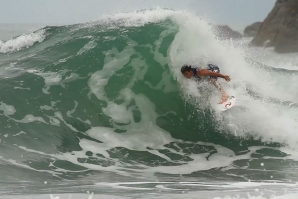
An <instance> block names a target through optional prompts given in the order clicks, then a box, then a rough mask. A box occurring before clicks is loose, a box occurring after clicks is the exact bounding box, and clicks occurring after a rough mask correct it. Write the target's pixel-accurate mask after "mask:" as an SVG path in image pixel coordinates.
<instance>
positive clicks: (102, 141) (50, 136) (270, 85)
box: [0, 8, 298, 199]
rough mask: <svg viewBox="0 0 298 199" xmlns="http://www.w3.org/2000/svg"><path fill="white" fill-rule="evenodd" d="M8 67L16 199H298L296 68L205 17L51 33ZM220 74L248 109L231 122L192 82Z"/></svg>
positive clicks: (213, 93)
mask: <svg viewBox="0 0 298 199" xmlns="http://www.w3.org/2000/svg"><path fill="white" fill-rule="evenodd" d="M0 53H1V54H0V70H1V80H0V81H1V84H0V85H1V87H0V89H1V90H2V92H0V99H1V100H0V103H1V105H0V121H1V123H2V125H1V127H0V128H1V129H0V134H1V135H0V139H1V145H0V147H1V150H0V159H1V161H0V168H1V169H0V172H1V176H2V177H3V181H1V182H0V183H1V186H0V187H1V190H0V191H1V193H3V196H4V195H11V194H16V195H18V196H16V197H20V198H22V196H23V195H34V197H36V198H49V194H61V195H59V196H58V195H57V196H56V197H59V198H64V197H65V198H68V197H69V194H72V195H73V197H78V198H88V197H93V198H101V197H105V198H107V197H108V196H107V195H109V197H111V198H133V197H138V198H157V197H159V198H167V197H168V198H178V197H186V198H216V197H217V198H224V197H225V196H227V197H228V198H260V199H262V198H269V196H270V198H275V199H277V198H278V196H279V195H281V196H280V197H281V198H290V197H293V198H294V197H296V196H297V195H295V193H296V189H297V186H296V182H297V180H296V179H297V174H296V172H295V171H296V170H297V153H296V151H297V141H298V136H297V134H296V133H297V129H298V128H297V127H298V111H297V109H298V104H297V97H298V92H297V87H298V86H297V85H298V84H297V78H298V71H297V64H296V61H295V55H293V54H290V55H283V56H281V55H280V58H278V59H277V55H275V54H274V53H273V52H271V51H268V50H264V49H260V48H251V47H248V46H247V41H246V40H242V41H219V40H218V39H217V38H216V37H215V36H214V34H213V32H212V27H211V26H210V25H209V23H208V22H207V21H205V20H203V19H201V18H200V17H198V16H196V15H194V14H191V13H189V12H186V11H173V10H166V9H160V8H157V9H154V10H144V11H138V12H131V13H119V14H116V15H112V16H107V17H103V18H101V19H100V20H99V21H96V22H92V23H86V24H78V25H71V26H59V27H45V28H42V29H40V30H37V31H35V32H32V33H28V34H24V35H21V36H19V37H16V38H13V39H11V40H8V41H6V42H2V43H0ZM262 54H263V55H262ZM209 62H212V63H214V64H216V65H218V66H219V67H220V70H221V72H222V73H223V74H227V75H229V76H230V77H231V82H228V83H227V82H225V81H223V80H222V79H219V82H220V83H221V84H222V85H223V87H224V88H225V89H226V90H227V92H228V94H230V95H235V96H236V105H235V106H234V107H233V108H231V109H230V110H228V111H225V112H218V111H217V110H216V108H215V106H216V104H217V103H218V101H219V99H220V93H219V92H218V91H217V90H215V89H214V88H213V87H212V86H210V84H209V83H208V82H203V83H201V84H197V83H195V82H194V81H193V80H187V79H185V78H183V76H182V75H181V72H180V67H181V65H183V64H185V63H187V64H191V65H194V66H198V67H205V66H206V64H207V63H209ZM285 63H286V64H285ZM8 174H9V175H8ZM23 187H26V189H23ZM16 188H17V189H16ZM87 191H88V192H89V193H90V194H91V193H92V192H93V193H94V195H92V194H91V195H90V194H89V195H88V194H86V195H79V194H82V193H86V192H87ZM198 191H201V192H200V194H199V193H197V192H198ZM247 193H250V195H247ZM77 194H78V195H77ZM237 194H238V196H237ZM198 195H199V196H198ZM271 195H272V197H271ZM7 197H9V196H7ZM51 197H55V195H52V196H51Z"/></svg>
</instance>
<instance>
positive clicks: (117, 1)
mask: <svg viewBox="0 0 298 199" xmlns="http://www.w3.org/2000/svg"><path fill="white" fill-rule="evenodd" d="M275 2H276V0H0V5H1V6H0V25H1V24H2V27H3V24H41V25H66V24H74V23H83V22H88V21H95V20H97V19H99V18H100V17H101V16H102V15H106V14H116V13H120V12H129V11H134V10H138V9H146V8H156V7H162V8H163V7H166V8H171V9H175V10H188V11H191V12H195V13H196V15H198V16H201V17H203V18H206V19H208V21H209V22H212V23H214V24H223V25H229V26H230V27H232V28H233V29H234V30H238V31H241V30H242V31H243V29H244V28H245V27H246V26H247V25H250V24H252V23H253V22H256V21H263V20H264V19H265V18H266V16H267V15H268V13H269V12H270V11H271V9H272V8H273V6H274V4H275ZM17 27H18V26H14V29H17ZM22 27H23V28H24V26H22ZM0 29H1V27H0ZM2 29H7V26H5V27H3V28H2ZM22 31H24V30H23V29H22ZM0 34H1V33H0ZM0 39H1V35H0Z"/></svg>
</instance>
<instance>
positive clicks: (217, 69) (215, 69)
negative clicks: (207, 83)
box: [207, 64, 220, 80]
mask: <svg viewBox="0 0 298 199" xmlns="http://www.w3.org/2000/svg"><path fill="white" fill-rule="evenodd" d="M207 70H210V71H212V72H215V73H220V70H219V67H218V66H216V65H214V64H208V67H207ZM209 78H210V79H216V80H217V78H218V77H216V76H209Z"/></svg>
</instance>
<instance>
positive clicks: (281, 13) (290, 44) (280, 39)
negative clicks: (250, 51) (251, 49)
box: [251, 0, 298, 53]
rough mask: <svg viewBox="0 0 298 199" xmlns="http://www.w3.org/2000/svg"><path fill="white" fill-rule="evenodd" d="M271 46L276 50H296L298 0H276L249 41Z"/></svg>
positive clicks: (297, 42) (254, 43)
mask: <svg viewBox="0 0 298 199" xmlns="http://www.w3.org/2000/svg"><path fill="white" fill-rule="evenodd" d="M251 43H252V44H253V45H256V46H264V44H266V46H273V47H274V49H275V51H276V52H279V53H290V52H298V0H277V1H276V3H275V6H274V8H273V9H272V11H271V12H270V13H269V14H268V16H267V18H266V19H265V20H264V22H263V23H262V26H261V28H260V30H259V32H258V34H257V36H256V37H255V38H254V39H253V40H252V42H251Z"/></svg>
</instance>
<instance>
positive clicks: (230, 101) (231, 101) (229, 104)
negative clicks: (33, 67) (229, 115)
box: [218, 96, 236, 111]
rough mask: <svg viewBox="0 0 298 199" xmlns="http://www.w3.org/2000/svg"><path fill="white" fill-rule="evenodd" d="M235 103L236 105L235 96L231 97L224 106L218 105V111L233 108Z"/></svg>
mask: <svg viewBox="0 0 298 199" xmlns="http://www.w3.org/2000/svg"><path fill="white" fill-rule="evenodd" d="M235 103H236V98H235V96H230V97H229V98H228V100H227V101H225V102H224V103H222V104H218V110H219V111H226V110H228V109H230V108H232V107H233V106H234V105H235Z"/></svg>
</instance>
